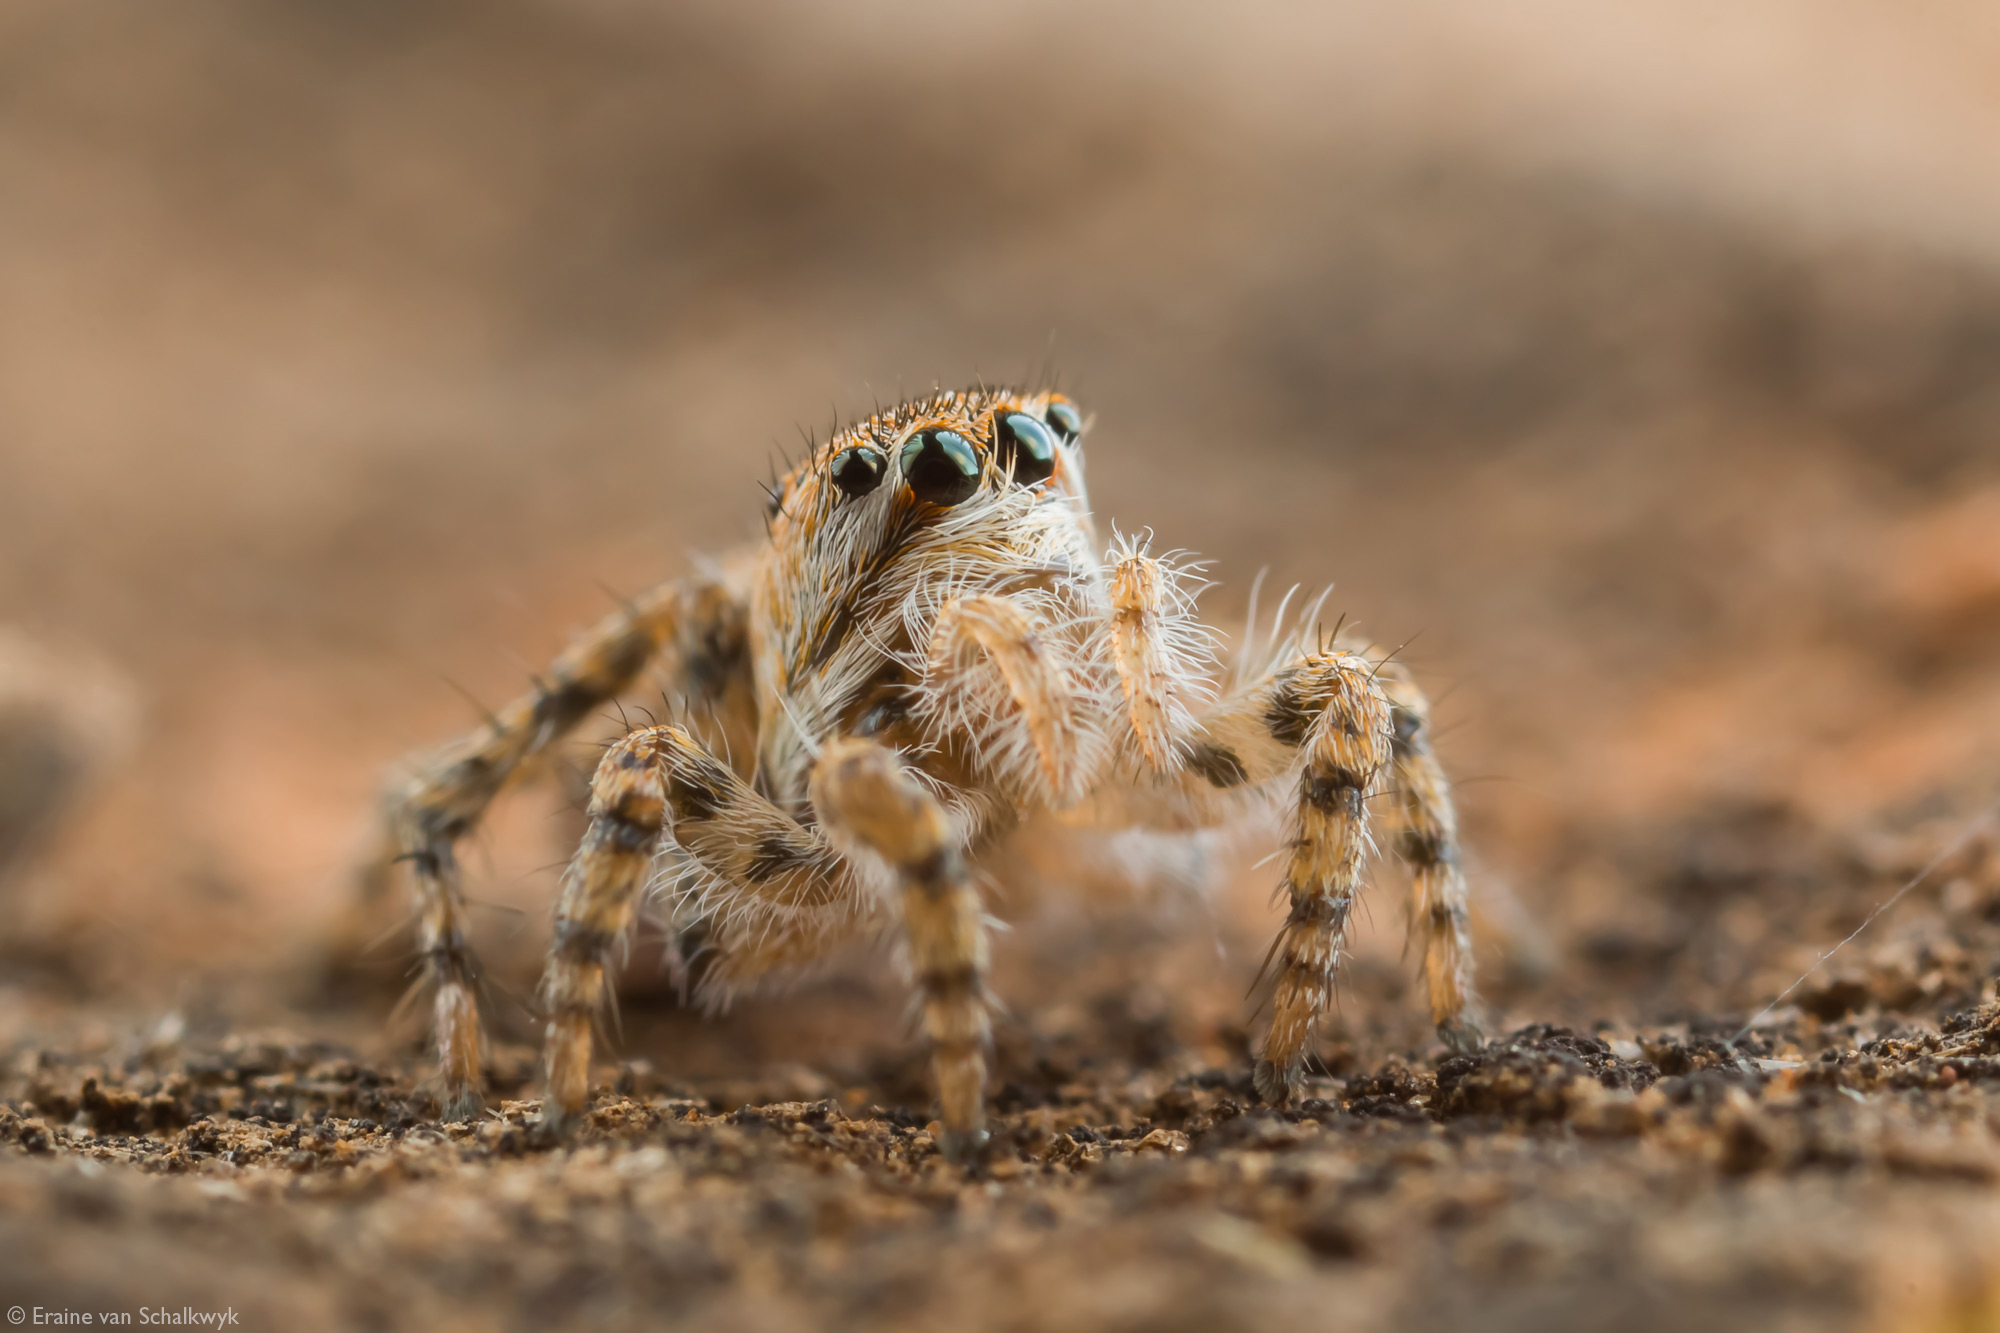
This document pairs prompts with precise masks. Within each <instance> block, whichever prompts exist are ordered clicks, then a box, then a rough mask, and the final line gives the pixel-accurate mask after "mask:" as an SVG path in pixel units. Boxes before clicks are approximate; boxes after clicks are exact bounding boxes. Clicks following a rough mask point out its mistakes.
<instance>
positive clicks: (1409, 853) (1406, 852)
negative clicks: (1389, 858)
mask: <svg viewBox="0 0 2000 1333" xmlns="http://www.w3.org/2000/svg"><path fill="white" fill-rule="evenodd" d="M1401 851H1402V853H1403V859H1404V860H1405V861H1407V862H1409V863H1410V866H1411V868H1412V869H1416V870H1429V869H1434V868H1437V867H1440V866H1448V865H1451V864H1452V863H1453V862H1454V861H1456V860H1457V859H1458V858H1457V856H1456V854H1455V849H1454V848H1453V847H1452V845H1451V843H1450V841H1449V840H1447V839H1446V838H1445V836H1444V835H1443V834H1442V833H1439V832H1437V831H1436V830H1425V829H1406V830H1405V831H1404V833H1403V843H1402V848H1401Z"/></svg>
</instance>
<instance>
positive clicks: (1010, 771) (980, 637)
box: [924, 594, 1085, 805]
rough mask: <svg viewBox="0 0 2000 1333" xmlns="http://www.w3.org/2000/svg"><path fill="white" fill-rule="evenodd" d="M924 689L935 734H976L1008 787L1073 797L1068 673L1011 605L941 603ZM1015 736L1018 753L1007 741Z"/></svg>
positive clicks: (1075, 752)
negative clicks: (936, 728)
mask: <svg viewBox="0 0 2000 1333" xmlns="http://www.w3.org/2000/svg"><path fill="white" fill-rule="evenodd" d="M924 689H925V695H926V697H927V700H928V706H929V708H930V709H931V711H932V712H933V713H934V714H935V715H936V717H935V721H936V722H937V723H938V725H939V729H940V730H942V731H945V732H947V733H950V732H962V733H970V734H975V735H978V734H980V733H984V735H983V736H981V743H980V744H979V745H978V746H977V747H976V748H977V749H978V750H980V751H981V752H982V753H983V754H984V755H985V756H986V757H987V760H988V762H989V763H994V764H997V765H998V766H1000V767H1001V768H1002V769H1003V770H1007V772H1006V776H1007V777H1008V778H1009V779H1011V783H1012V785H1017V786H1021V787H1026V788H1029V789H1034V788H1045V790H1044V791H1043V793H1042V794H1043V795H1044V796H1045V798H1046V799H1047V800H1048V801H1049V803H1050V804H1054V805H1063V804H1067V803H1068V802H1069V801H1070V800H1073V799H1074V798H1075V796H1076V795H1077V794H1078V793H1077V792H1076V791H1075V788H1076V787H1077V785H1078V781H1079V779H1080V778H1081V777H1082V776H1083V770H1084V768H1085V765H1084V763H1083V758H1084V756H1083V754H1082V753H1081V745H1080V737H1079V716H1078V711H1077V704H1076V697H1075V689H1074V686H1073V683H1072V681H1071V677H1070V673H1069V671H1068V669H1067V667H1066V666H1065V664H1064V663H1063V661H1062V660H1061V658H1060V657H1059V656H1057V655H1056V653H1055V652H1054V650H1053V647H1052V644H1051V642H1050V640H1049V638H1048V637H1047V636H1046V635H1045V634H1043V633H1041V632H1039V631H1038V630H1037V628H1036V626H1035V623H1034V621H1033V620H1032V619H1031V618H1030V617H1029V614H1028V613H1027V611H1025V610H1024V609H1023V608H1022V607H1021V606H1020V605H1019V604H1017V603H1016V602H1015V601H1013V600H1012V599H1010V598H1007V597H1002V596H994V595H991V594H978V595H975V596H969V597H958V598H954V599H952V600H951V601H949V602H947V603H945V605H944V607H943V608H942V609H941V610H940V611H939V612H938V616H937V621H936V623H935V625H934V626H933V628H932V631H931V642H930V657H929V661H928V662H927V664H926V668H925V672H924ZM1023 732H1025V735H1026V739H1027V744H1026V745H1025V746H1023V745H1021V744H1020V743H1019V742H1018V741H1016V740H1014V738H1016V737H1019V736H1020V735H1021V734H1022V733H1023ZM1010 733H1011V734H1010ZM1010 741H1014V743H1012V744H1010V743H1009V742H1010Z"/></svg>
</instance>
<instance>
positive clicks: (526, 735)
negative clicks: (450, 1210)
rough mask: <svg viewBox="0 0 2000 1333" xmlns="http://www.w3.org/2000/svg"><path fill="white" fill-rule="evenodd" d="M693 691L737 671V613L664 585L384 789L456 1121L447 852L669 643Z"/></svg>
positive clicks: (468, 967) (472, 1089) (459, 979)
mask: <svg viewBox="0 0 2000 1333" xmlns="http://www.w3.org/2000/svg"><path fill="white" fill-rule="evenodd" d="M669 644H672V645H674V646H675V647H676V648H678V649H679V652H678V655H677V656H676V657H675V660H674V663H673V665H674V666H675V668H676V673H677V674H678V675H680V676H682V677H685V678H687V679H688V680H690V681H691V682H696V683H699V682H706V681H711V680H720V679H724V678H726V677H728V676H729V675H732V674H737V673H740V672H741V671H742V670H743V666H742V659H743V657H744V646H743V644H744V639H743V611H742V608H741V605H740V604H739V603H738V602H737V601H736V600H735V599H734V598H733V597H732V596H731V595H730V594H729V592H728V591H727V590H726V589H725V588H724V587H723V586H722V585H721V584H719V583H716V582H714V581H712V580H707V579H699V580H696V579H689V580H682V581H679V582H675V583H669V584H666V585H664V586H663V587H661V588H659V589H656V590H655V591H653V592H652V593H649V594H648V595H646V596H645V597H643V598H641V599H639V600H638V601H636V602H634V603H633V604H632V605H630V606H628V607H627V608H625V609H624V610H622V611H620V612H619V613H618V614H616V615H614V616H611V617H609V618H607V619H606V620H605V621H603V622H602V623H601V624H599V625H598V626H596V627H595V628H594V629H593V630H591V632H590V633H589V634H588V635H586V636H585V637H584V638H583V639H582V640H581V641H579V642H578V643H577V644H576V645H575V646H574V647H572V648H570V649H569V651H567V652H565V653H564V654H563V655H562V656H561V657H559V658H557V659H556V661H555V664H554V666H553V667H552V668H551V670H550V673H549V678H548V679H547V681H545V682H540V683H538V684H537V687H536V689H535V690H534V691H533V692H532V693H530V694H527V695H525V696H523V697H521V698H519V699H516V700H515V701H513V702H512V703H510V704H508V705H507V706H506V707H505V708H503V709H502V710H501V711H500V712H499V713H498V714H496V715H495V716H494V717H493V718H491V719H490V720H489V722H488V724H487V726H486V727H485V728H484V729H483V730H481V731H479V732H477V733H474V734H473V735H470V736H467V737H465V738H464V739H462V740H460V741H458V742H457V743H455V744H454V745H452V746H450V747H448V748H447V749H446V750H445V751H443V752H442V753H441V754H440V755H439V756H438V757H436V758H435V759H433V760H432V761H430V762H429V763H427V764H425V765H424V766H423V767H422V768H421V769H420V771H419V772H418V773H417V775H416V776H415V777H414V778H412V779H410V780H409V781H408V782H407V783H405V784H404V785H403V786H401V787H399V788H398V789H396V790H395V791H393V792H391V793H390V794H389V796H388V798H387V800H386V802H385V805H386V809H385V823H386V824H387V827H388V833H389V837H390V839H391V840H392V841H393V844H394V846H395V848H396V855H397V858H398V859H400V860H404V861H407V862H409V864H410V867H411V870H412V872H413V875H414V879H415V885H416V897H417V943H418V951H419V954H420V956H421V957H422V959H423V964H424V971H425V976H426V978H427V979H428V980H429V981H430V982H431V983H432V984H433V985H434V986H435V988H436V993H435V999H434V1002H433V1003H434V1022H435V1025H436V1034H437V1043H438V1058H439V1061H440V1063H441V1065H442V1072H443V1076H444V1094H445V1096H444V1100H445V1111H444V1114H445V1116H446V1118H447V1119H462V1118H464V1117H466V1116H468V1115H470V1114H473V1113H475V1112H476V1111H477V1110H478V1108H479V1106H480V1103H481V1098H480V1090H479V1085H480V1034H479V1011H478V1006H477V1004H476V1003H475V1000H474V997H473V983H474V981H475V979H476V976H477V970H476V963H475V960H474V958H473V955H472V951H471V948H470V946H469V944H468V943H467V941H466V935H465V906H464V903H463V901H462V900H461V898H460V896H459V892H458V867H457V859H456V856H455V855H454V850H453V849H454V846H455V844H456V843H457V841H458V839H460V838H462V837H464V836H465V835H466V834H467V833H468V832H470V831H471V830H472V829H473V828H474V827H475V826H476V825H477V824H478V822H479V819H480V817H481V816H482V815H484V814H485V812H486V808H487V806H488V805H490V804H491V803H492V801H493V798H494V797H495V796H496V795H498V794H499V792H500V791H501V789H502V788H504V787H505V786H506V785H507V784H508V783H509V782H510V781H511V780H513V779H514V778H516V777H517V776H519V775H520V774H521V773H523V772H524V771H525V770H526V769H527V768H528V767H529V766H530V761H532V760H534V759H535V758H536V757H538V756H539V755H541V754H542V753H543V752H544V751H546V750H547V749H548V748H549V746H551V745H552V744H554V743H556V742H557V741H559V740H561V739H562V738H563V737H564V736H567V735H568V734H569V733H570V732H571V731H573V730H574V729H575V728H576V726H577V725H578V724H579V723H580V722H582V721H583V719H585V718H586V717H588V716H590V714H591V713H592V712H593V711H594V710H595V709H597V708H599V707H601V706H602V705H604V704H605V703H607V702H609V701H610V700H611V699H613V698H616V697H617V696H618V694H620V693H621V692H622V691H624V690H625V689H627V688H628V687H629V686H630V685H631V684H632V683H633V682H634V681H635V680H636V679H637V678H638V676H639V674H640V673H641V672H642V671H644V670H645V669H646V666H647V664H648V663H649V662H650V661H652V660H653V658H654V657H655V656H656V655H658V654H660V653H661V650H662V648H663V647H665V646H666V645H669Z"/></svg>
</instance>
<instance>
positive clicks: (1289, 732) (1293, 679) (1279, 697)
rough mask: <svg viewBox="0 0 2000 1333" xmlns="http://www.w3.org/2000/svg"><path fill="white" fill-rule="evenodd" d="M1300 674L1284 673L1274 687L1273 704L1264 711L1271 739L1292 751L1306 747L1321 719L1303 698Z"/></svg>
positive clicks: (1277, 679) (1274, 683)
mask: <svg viewBox="0 0 2000 1333" xmlns="http://www.w3.org/2000/svg"><path fill="white" fill-rule="evenodd" d="M1298 674H1299V673H1298V672H1297V671H1296V670H1293V671H1283V672H1280V673H1279V674H1278V676H1277V678H1276V679H1275V680H1274V681H1273V682H1272V684H1271V702H1270V703H1269V704H1268V705H1267V706H1266V707H1265V709H1264V727H1265V729H1266V730H1267V731H1269V732H1270V733H1271V737H1272V739H1274V740H1276V741H1277V742H1278V743H1280V744H1281V745H1289V746H1292V747H1293V748H1297V747H1298V746H1301V745H1304V744H1305V742H1306V736H1307V735H1308V733H1310V732H1311V731H1312V724H1313V723H1314V721H1316V720H1317V719H1318V717H1319V713H1318V711H1317V710H1315V709H1313V708H1311V707H1309V706H1308V705H1307V704H1306V701H1305V700H1304V699H1303V698H1301V697H1300V695H1299V688H1298Z"/></svg>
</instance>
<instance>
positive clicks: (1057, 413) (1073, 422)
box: [1045, 399, 1083, 444]
mask: <svg viewBox="0 0 2000 1333" xmlns="http://www.w3.org/2000/svg"><path fill="white" fill-rule="evenodd" d="M1045 415H1046V416H1047V417H1048V419H1049V429H1050V430H1052V431H1054V432H1055V433H1056V434H1058V435H1060V436H1062V438H1063V443H1064V444H1068V443H1069V442H1070V441H1071V440H1074V439H1075V438H1076V437H1077V436H1079V435H1081V434H1083V414H1082V413H1081V412H1078V411H1077V410H1076V408H1075V407H1073V406H1072V405H1071V404H1069V403H1065V402H1063V401H1062V400H1061V399H1057V400H1056V401H1055V402H1052V403H1050V404H1049V407H1048V411H1047V413H1045Z"/></svg>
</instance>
